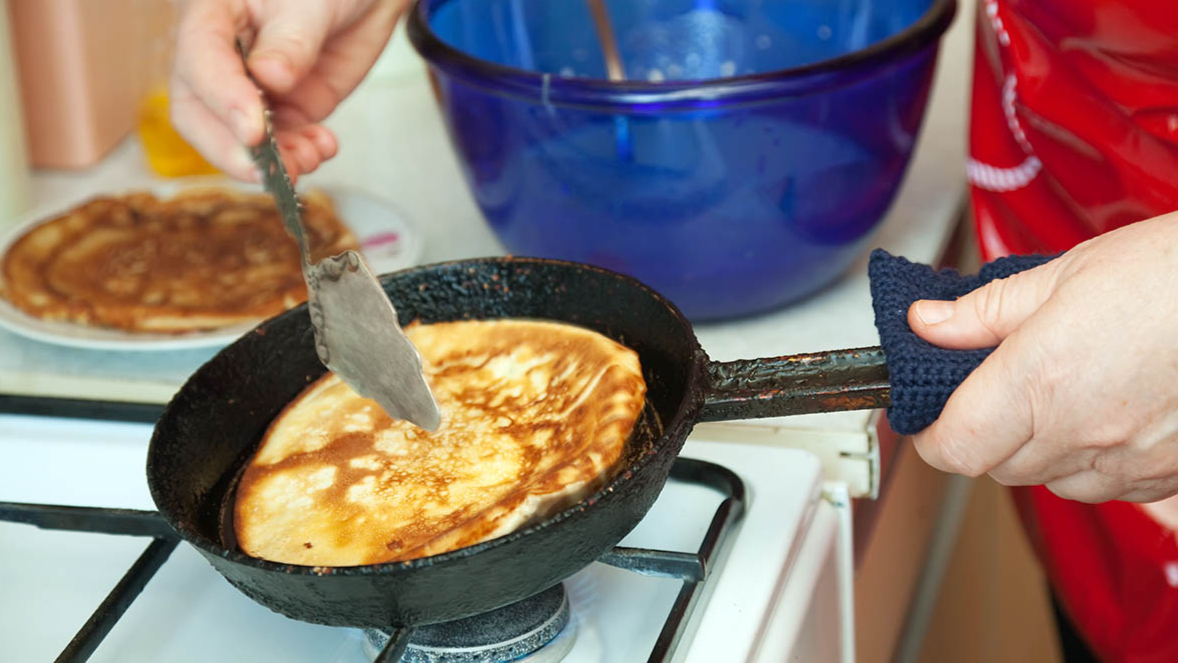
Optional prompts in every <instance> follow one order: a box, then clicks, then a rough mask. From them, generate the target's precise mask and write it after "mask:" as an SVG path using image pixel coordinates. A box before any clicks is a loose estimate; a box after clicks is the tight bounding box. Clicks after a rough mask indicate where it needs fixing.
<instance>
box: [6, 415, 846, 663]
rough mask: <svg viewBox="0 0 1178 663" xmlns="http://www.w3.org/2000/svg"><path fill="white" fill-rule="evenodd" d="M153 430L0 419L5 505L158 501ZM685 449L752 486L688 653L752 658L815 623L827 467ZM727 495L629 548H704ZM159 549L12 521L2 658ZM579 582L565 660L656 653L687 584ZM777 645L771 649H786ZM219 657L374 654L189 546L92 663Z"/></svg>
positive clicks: (692, 490) (711, 495) (748, 453)
mask: <svg viewBox="0 0 1178 663" xmlns="http://www.w3.org/2000/svg"><path fill="white" fill-rule="evenodd" d="M150 431H151V427H150V426H148V425H146V424H126V423H105V422H91V421H80V420H50V419H45V418H40V417H26V416H16V415H0V457H2V458H4V462H3V463H0V501H13V502H32V503H49V504H70V505H76V506H104V507H122V508H140V509H152V508H153V505H152V502H151V499H150V496H149V495H148V491H147V485H146V479H145V476H144V470H143V468H144V464H145V462H144V459H145V457H146V451H147V440H148V437H149V435H150ZM683 455H684V456H686V457H692V458H699V459H702V460H710V461H713V462H717V463H720V464H722V465H724V466H726V467H728V468H729V469H731V470H733V471H734V472H736V473H737V474H738V475H739V476H740V477H741V478H742V479H743V481H744V482H745V485H746V488H747V490H748V491H749V495H748V497H747V501H746V505H747V512H746V515H745V518H744V520H743V522H742V523H741V525H740V529H738V530H737V531H736V533H735V534H734V538H733V541H734V543H733V545H732V547H731V549H730V552H729V554H728V555H727V558H726V559H725V560H721V563H720V564H719V565H718V566H715V567H713V576H712V580H711V583H712V584H713V590H712V594H711V596H710V597H709V598H708V599H707V601H706V602H701V606H703V607H702V608H701V609H699V610H698V611H697V614H698V615H699V621H698V629H697V630H696V631H695V636H694V637H693V638H692V640H691V643H690V645H689V648H688V649H687V652H688V655H687V656H686V658H685V659H684V660H685V661H686V663H707V662H711V661H722V660H725V661H728V660H731V661H734V660H742V661H745V660H750V656H751V655H752V654H751V652H752V651H753V650H754V649H755V648H756V647H758V643H760V645H759V646H761V647H762V648H764V647H767V646H769V645H767V644H766V642H770V643H771V642H776V641H777V640H776V636H774V635H772V634H771V632H780V631H781V629H783V628H784V629H785V631H787V632H791V633H795V634H796V633H799V632H800V629H802V628H803V622H804V619H805V616H806V615H805V613H806V610H807V606H808V603H809V601H810V600H811V599H810V597H811V596H812V595H813V593H814V591H815V589H814V582H816V572H815V571H814V570H813V569H809V566H808V564H807V562H806V561H805V560H806V559H807V557H808V555H807V553H806V552H805V551H804V550H803V548H806V549H808V548H810V547H811V546H810V544H809V543H808V541H813V540H815V537H814V536H807V532H808V529H807V528H808V526H809V523H810V522H811V518H813V517H814V514H815V513H816V509H818V508H819V506H818V505H819V501H818V500H819V499H820V497H819V494H820V487H821V484H820V481H821V476H820V475H821V472H820V468H819V464H818V461H817V459H816V458H814V457H813V456H811V455H809V454H807V453H805V452H802V451H797V450H792V449H780V448H767V447H760V448H756V447H747V446H744V445H739V444H720V443H715V442H708V441H704V440H699V439H693V440H689V441H688V443H687V445H686V447H685V449H684V452H683ZM719 499H720V497H719V494H718V493H715V492H713V491H711V490H709V489H705V488H700V487H697V486H690V485H685V484H679V483H676V482H671V483H670V484H668V487H667V488H666V489H665V490H664V491H663V493H662V495H661V496H660V498H659V500H658V501H657V502H656V504H655V506H654V508H653V509H652V510H651V512H650V513H649V514H648V515H647V517H646V519H645V520H643V521H642V523H641V524H640V525H639V526H638V528H637V529H636V530H635V531H634V532H632V533H631V534H630V535H629V536H628V537H627V538H626V539H625V540H624V541H623V542H622V543H623V545H630V546H640V547H652V548H660V549H666V550H685V551H686V550H692V551H693V550H695V549H696V548H697V547H698V545H699V540H700V537H701V536H702V534H703V532H704V531H705V530H706V529H707V524H708V521H710V519H711V517H712V513H713V512H714V510H715V507H716V505H717V504H718V503H719ZM803 541H807V543H803ZM146 545H147V540H146V539H143V538H136V537H125V536H111V535H104V534H82V533H74V532H57V531H43V530H38V529H35V528H33V527H31V526H28V525H17V524H11V523H3V522H0V550H3V551H4V555H3V560H4V566H5V569H6V573H5V580H4V582H3V589H2V590H0V643H3V644H2V645H0V659H3V660H6V661H8V660H11V661H48V660H52V658H53V657H54V656H56V655H57V653H59V652H60V651H61V649H62V648H63V647H64V646H65V645H66V643H68V642H69V640H70V638H71V637H72V636H73V634H74V632H76V631H77V629H78V628H79V627H80V626H81V625H82V624H83V623H84V622H85V621H86V619H87V618H88V617H89V616H90V614H91V612H92V611H93V610H94V608H95V607H97V605H98V604H99V602H101V600H102V599H103V597H104V596H105V595H106V593H107V592H108V591H110V589H111V588H112V587H113V586H114V584H115V583H116V582H117V581H118V579H119V577H120V576H121V575H122V574H123V573H124V572H125V571H126V570H127V568H128V567H129V566H130V565H131V563H132V562H133V561H134V559H135V558H136V557H137V556H138V555H139V554H140V553H141V552H142V551H143V549H144V548H145V547H146ZM794 560H801V561H798V562H797V569H799V570H798V572H797V573H791V568H793V562H794ZM566 583H567V585H566V586H567V587H568V588H569V593H570V600H571V601H572V604H573V611H574V618H575V619H577V620H579V621H580V625H579V634H578V636H577V642H576V644H575V647H574V649H573V650H572V653H571V654H570V656H569V658H567V659H565V660H566V663H628V662H632V661H645V660H646V659H647V656H648V655H649V652H650V649H651V647H652V646H653V643H654V640H655V637H656V636H657V634H658V632H659V630H660V629H661V626H662V622H663V621H664V620H665V618H666V614H667V611H668V610H669V608H670V605H671V603H672V602H673V601H674V598H675V595H676V593H677V592H678V589H679V583H678V582H675V581H669V580H665V579H655V578H644V577H640V576H636V575H634V574H631V573H628V572H625V571H621V570H618V569H614V568H611V567H607V566H604V565H601V564H594V565H591V566H590V567H588V568H587V569H585V570H583V571H581V572H580V573H578V574H577V575H575V576H573V577H572V578H570V579H569V580H568V581H566ZM775 604H776V605H779V607H778V608H777V609H776V611H774V610H772V609H771V607H772V606H774V605H775ZM824 628H835V629H837V625H830V624H826V625H824ZM789 639H790V637H788V636H787V638H786V641H787V642H788V641H789ZM787 646H788V645H787ZM778 654H780V652H778ZM778 654H767V655H770V656H774V657H777V658H775V659H774V660H780V658H779V656H778ZM213 659H215V660H227V661H288V662H291V663H295V662H298V661H315V662H316V663H333V662H340V663H358V662H359V661H363V660H365V659H364V658H363V657H362V655H361V640H360V637H359V635H358V633H357V632H355V631H352V630H350V629H336V628H330V627H324V626H316V625H311V624H305V623H302V622H296V621H293V620H290V619H287V618H285V617H282V616H280V615H278V614H276V613H272V612H270V611H269V610H267V609H265V608H263V607H261V606H259V605H257V604H255V603H253V602H252V601H251V600H249V599H248V598H246V597H245V596H244V595H243V594H241V593H239V592H238V591H237V590H235V589H233V588H232V587H231V586H230V585H229V584H228V583H227V582H225V581H224V580H223V579H222V578H221V577H219V576H218V575H217V573H216V572H215V571H214V570H213V568H212V567H211V566H210V565H209V564H208V563H207V562H205V560H204V559H203V558H201V557H200V555H199V554H198V553H197V552H196V551H194V550H193V549H192V548H191V547H190V546H188V545H187V544H183V543H182V544H180V546H179V547H178V548H177V549H176V550H175V551H174V552H173V553H172V556H171V558H170V559H169V560H168V561H167V562H166V563H165V564H164V566H163V567H162V568H161V570H160V571H159V572H158V573H157V574H156V576H155V577H154V578H153V579H152V580H151V582H150V583H149V584H148V585H147V587H146V589H145V590H144V593H143V594H142V595H141V596H140V597H139V598H138V599H137V600H136V601H135V602H134V603H133V604H132V605H131V607H130V609H129V610H128V612H127V613H126V614H125V615H124V616H123V618H122V619H121V620H120V621H119V623H118V624H117V625H116V627H115V628H114V630H113V631H112V632H111V633H110V635H109V636H107V638H106V640H105V641H104V643H103V644H102V646H101V647H99V649H98V650H97V652H96V653H95V655H94V657H93V658H92V659H91V660H93V661H96V662H99V661H165V660H166V661H171V662H172V663H183V662H186V661H193V662H196V661H201V662H203V661H208V660H213Z"/></svg>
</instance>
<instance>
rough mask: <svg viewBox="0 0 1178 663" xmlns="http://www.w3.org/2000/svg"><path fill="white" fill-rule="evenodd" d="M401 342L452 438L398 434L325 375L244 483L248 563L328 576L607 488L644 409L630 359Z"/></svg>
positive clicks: (515, 521)
mask: <svg viewBox="0 0 1178 663" xmlns="http://www.w3.org/2000/svg"><path fill="white" fill-rule="evenodd" d="M406 331H407V333H408V334H409V336H410V338H411V339H412V340H413V342H414V344H415V345H416V346H417V347H418V349H419V351H420V352H421V354H422V357H423V359H424V361H425V364H426V366H427V369H426V377H427V380H428V381H429V383H430V386H431V389H432V390H433V392H434V395H435V397H436V398H437V400H438V403H439V405H440V406H441V409H442V416H443V422H442V426H441V427H440V428H439V430H438V431H436V432H435V433H428V432H426V431H423V430H422V429H419V428H417V427H416V426H413V425H412V424H408V423H406V422H403V421H394V420H392V419H390V418H389V417H388V416H387V415H386V414H385V413H384V412H383V411H382V410H381V409H380V408H379V406H377V405H376V404H375V403H374V402H372V401H370V400H367V399H364V398H361V397H360V396H358V395H357V394H356V393H355V392H353V391H352V390H351V389H350V388H349V387H348V386H347V385H345V384H343V383H342V382H340V381H339V379H338V378H336V377H335V376H334V375H331V374H330V373H329V374H328V375H327V376H325V377H324V378H322V379H320V380H319V381H317V382H315V383H314V384H312V385H311V386H310V387H309V388H308V389H307V390H306V391H304V392H303V393H302V394H301V395H300V396H299V397H298V398H297V399H296V400H295V401H293V402H292V403H291V404H290V405H289V406H288V407H287V409H286V410H285V411H284V412H283V413H282V414H281V415H279V417H277V418H276V419H275V420H274V422H273V423H272V424H271V425H270V428H269V430H268V431H267V433H266V436H265V438H264V440H263V442H262V444H261V446H260V447H259V449H258V451H257V453H256V455H255V457H254V458H253V460H252V461H251V463H250V465H249V466H248V467H247V469H246V470H245V472H244V474H243V476H242V479H241V482H240V484H239V487H238V491H237V496H236V504H235V513H234V530H235V533H236V535H237V539H238V544H239V546H240V547H241V548H242V550H244V551H245V552H246V553H248V554H250V555H252V556H255V557H260V558H263V559H269V560H272V561H277V562H284V563H292V564H305V565H317V566H352V565H359V564H375V563H380V562H388V561H395V560H405V559H412V558H415V557H422V556H427V555H433V554H437V553H440V552H445V551H448V550H453V549H457V548H461V547H465V546H469V545H472V544H475V543H478V542H480V541H485V540H488V539H491V538H494V537H497V536H500V535H503V534H506V533H508V532H511V531H513V530H515V529H517V528H519V527H521V526H524V525H526V524H529V523H531V522H534V521H536V520H537V519H540V518H543V517H546V516H547V515H549V514H551V513H554V512H555V511H556V510H558V509H560V508H563V507H564V506H566V505H568V504H572V503H575V502H576V501H579V500H580V499H582V498H583V497H586V496H587V495H589V494H591V493H592V492H593V491H595V490H597V489H598V488H600V486H601V485H602V484H603V482H604V481H605V480H606V479H607V478H608V477H609V476H610V472H611V470H612V469H613V468H614V466H615V464H616V463H617V461H618V459H619V458H620V457H621V456H622V453H623V451H624V448H625V444H626V440H627V438H628V437H629V435H630V431H631V430H632V429H633V427H634V424H635V422H636V421H637V419H638V416H639V413H640V411H641V409H642V407H643V404H644V402H645V394H646V385H645V382H644V380H643V378H642V372H641V369H640V366H639V363H638V357H637V355H636V354H635V353H634V352H633V351H632V350H630V349H628V348H626V347H624V346H622V345H619V344H617V343H615V342H614V341H612V340H610V339H608V338H606V337H604V336H601V335H599V334H596V333H594V332H591V331H588V330H585V329H581V328H579V327H573V326H569V325H561V324H555V323H547V322H537V321H521V320H499V321H485V322H474V321H465V322H451V323H439V324H434V325H418V326H413V327H410V328H409V329H407V330H406Z"/></svg>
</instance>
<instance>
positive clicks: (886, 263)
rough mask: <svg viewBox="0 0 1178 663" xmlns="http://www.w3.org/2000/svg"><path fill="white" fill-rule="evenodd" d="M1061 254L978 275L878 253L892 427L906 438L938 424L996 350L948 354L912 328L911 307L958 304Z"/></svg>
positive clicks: (878, 314)
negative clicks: (961, 387)
mask: <svg viewBox="0 0 1178 663" xmlns="http://www.w3.org/2000/svg"><path fill="white" fill-rule="evenodd" d="M1054 257H1055V256H1037V255H1036V256H1011V257H1008V258H999V259H998V260H995V261H993V262H990V263H987V264H985V265H984V266H983V267H982V269H981V271H980V272H979V273H978V274H976V275H972V276H962V275H960V274H958V273H957V272H956V271H954V270H952V269H944V270H941V271H937V270H935V269H933V268H932V267H930V266H928V265H922V264H917V263H912V262H909V261H908V260H905V259H904V258H900V257H898V256H893V255H891V254H890V253H888V252H887V251H884V250H882V249H876V250H875V251H874V252H872V254H871V260H870V262H869V264H868V267H867V274H868V276H869V278H870V280H871V299H872V306H873V307H874V308H875V327H876V329H878V330H879V339H880V346H882V347H883V351H884V357H885V359H886V360H887V364H888V375H889V381H890V382H891V385H892V406H891V407H890V408H888V423H889V424H890V425H891V427H892V430H894V431H896V432H897V433H900V434H901V435H914V434H916V433H919V432H920V431H922V430H924V429H925V428H927V427H928V425H929V424H931V423H933V421H935V420H936V419H937V417H938V416H940V414H941V410H942V408H944V407H945V402H946V401H948V400H949V396H950V395H951V394H952V393H953V391H954V390H955V389H956V388H957V386H958V385H960V384H961V382H962V381H963V380H965V378H966V377H968V376H969V374H970V373H972V372H973V370H974V369H975V368H977V367H978V365H979V364H981V363H982V360H984V359H985V358H986V357H987V356H989V354H990V353H991V352H993V351H994V348H985V349H981V350H946V349H945V348H939V347H937V346H935V345H933V344H932V343H929V342H928V341H926V340H924V339H922V338H920V337H919V336H917V335H916V333H915V332H913V331H912V328H911V327H909V326H908V307H909V306H911V305H912V303H913V302H915V301H916V300H918V299H941V300H953V299H956V298H958V297H960V296H962V295H964V294H966V293H969V292H971V291H973V290H976V289H978V288H980V287H982V286H983V285H986V284H987V283H989V282H990V281H993V280H995V279H1001V278H1006V277H1007V276H1010V275H1012V274H1017V273H1019V272H1022V271H1025V270H1028V269H1031V268H1032V267H1038V266H1039V265H1042V264H1044V263H1046V262H1048V261H1050V260H1052V259H1053V258H1054Z"/></svg>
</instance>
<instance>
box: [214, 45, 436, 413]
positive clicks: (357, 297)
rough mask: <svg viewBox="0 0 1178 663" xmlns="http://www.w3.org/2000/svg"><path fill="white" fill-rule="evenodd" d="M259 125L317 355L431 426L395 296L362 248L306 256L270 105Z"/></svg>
mask: <svg viewBox="0 0 1178 663" xmlns="http://www.w3.org/2000/svg"><path fill="white" fill-rule="evenodd" d="M237 47H238V49H239V50H240V51H241V57H242V62H243V64H244V62H245V60H246V47H245V44H243V43H242V42H241V41H240V40H239V41H238V42H237ZM246 74H247V75H249V68H248V66H247V67H246ZM250 79H251V80H253V76H252V75H250ZM254 84H255V85H257V81H254ZM258 93H259V94H261V87H260V86H259V87H258ZM263 106H264V107H265V103H264V102H263ZM265 125H266V138H265V140H263V141H262V144H261V145H258V146H257V147H252V148H250V154H251V156H252V157H253V159H254V163H256V164H257V166H258V170H259V171H260V172H261V176H262V182H263V184H264V185H265V188H266V190H267V191H269V192H270V193H271V195H273V196H274V202H275V204H276V205H277V206H278V213H279V216H281V217H282V222H283V224H285V226H286V230H287V232H289V233H290V234H291V235H292V236H293V237H294V239H295V241H296V242H297V243H298V245H299V253H300V255H301V256H302V262H303V278H304V279H305V280H306V281H307V309H308V310H309V311H310V313H311V326H312V327H313V328H314V330H315V351H316V352H317V353H318V355H319V360H320V361H322V362H323V365H324V366H326V367H328V368H329V369H331V370H332V371H333V372H334V373H335V374H336V375H338V376H339V377H340V379H341V380H343V381H344V382H346V383H347V384H348V386H350V387H351V388H352V389H353V390H355V391H356V393H358V394H360V395H361V396H364V397H366V398H371V399H372V400H374V401H376V402H377V403H378V404H379V405H380V406H381V408H383V409H384V411H385V412H387V413H388V415H389V416H390V417H392V418H394V419H404V420H406V421H409V422H412V423H414V424H416V425H418V426H420V427H421V428H424V429H426V430H431V431H432V430H437V428H438V426H439V425H440V424H441V419H442V416H441V413H440V412H439V410H438V404H437V402H436V401H435V400H434V396H433V394H432V393H430V390H429V385H427V384H426V382H425V377H424V376H423V375H422V366H421V355H419V354H418V352H417V348H415V347H413V343H411V342H410V341H409V339H408V337H406V336H405V333H404V332H403V331H401V325H400V324H398V322H397V311H396V309H394V308H393V303H392V302H391V301H390V300H389V298H388V295H386V294H385V291H384V288H382V287H381V286H380V283H379V282H378V281H377V280H376V277H374V276H373V275H372V272H370V271H369V270H368V266H367V265H365V264H364V260H363V259H361V257H360V254H358V253H356V252H355V251H344V252H343V253H341V254H339V255H337V256H333V257H330V258H325V259H323V260H322V261H320V262H319V263H318V264H316V263H313V262H312V258H311V247H310V246H309V244H308V238H307V231H306V228H305V227H304V226H303V219H302V208H301V206H300V204H299V201H298V198H297V197H296V195H295V191H294V187H293V186H292V185H291V183H290V178H289V177H288V176H287V173H286V168H285V167H284V166H283V164H282V158H281V157H280V156H279V153H278V144H277V143H276V142H275V140H274V130H273V127H272V125H271V120H270V110H269V109H268V108H267V109H266V110H265Z"/></svg>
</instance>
